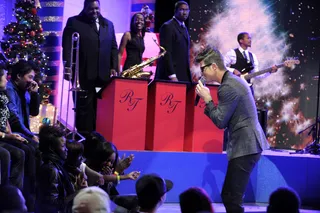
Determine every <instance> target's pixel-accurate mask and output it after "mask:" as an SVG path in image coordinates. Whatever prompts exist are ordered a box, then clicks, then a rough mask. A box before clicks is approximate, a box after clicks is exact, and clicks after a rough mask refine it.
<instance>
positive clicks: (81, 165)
mask: <svg viewBox="0 0 320 213" xmlns="http://www.w3.org/2000/svg"><path fill="white" fill-rule="evenodd" d="M86 166H87V165H86V164H85V163H83V162H82V163H81V164H80V168H79V169H80V171H81V172H82V173H83V176H84V178H85V179H88V177H87V175H86Z"/></svg>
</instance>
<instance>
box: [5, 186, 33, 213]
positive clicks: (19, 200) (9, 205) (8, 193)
mask: <svg viewBox="0 0 320 213" xmlns="http://www.w3.org/2000/svg"><path fill="white" fill-rule="evenodd" d="M4 212H6V213H24V212H27V207H26V201H25V199H24V197H23V195H22V193H21V191H20V190H19V189H18V188H17V187H14V186H11V185H4V186H0V213H4Z"/></svg>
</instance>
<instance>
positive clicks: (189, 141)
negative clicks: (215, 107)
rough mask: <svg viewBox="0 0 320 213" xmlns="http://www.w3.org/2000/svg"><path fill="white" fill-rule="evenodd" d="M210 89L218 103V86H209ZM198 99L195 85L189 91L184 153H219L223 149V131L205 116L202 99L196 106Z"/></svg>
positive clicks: (204, 105)
mask: <svg viewBox="0 0 320 213" xmlns="http://www.w3.org/2000/svg"><path fill="white" fill-rule="evenodd" d="M207 87H208V88H209V89H210V93H211V96H212V99H213V101H214V103H215V104H217V103H218V97H217V92H218V86H213V85H212V86H210V85H207ZM195 97H196V93H195V85H194V86H193V88H192V89H190V90H188V95H187V108H186V114H187V117H186V125H185V127H186V128H185V143H184V151H189V152H217V153H221V152H222V149H223V130H221V129H218V128H217V127H216V126H215V125H214V123H213V122H212V121H211V119H210V118H209V117H207V116H206V115H205V114H204V109H205V107H206V104H205V102H204V101H203V100H202V99H200V101H199V103H198V105H197V106H194V100H195Z"/></svg>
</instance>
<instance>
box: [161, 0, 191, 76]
mask: <svg viewBox="0 0 320 213" xmlns="http://www.w3.org/2000/svg"><path fill="white" fill-rule="evenodd" d="M189 11H190V10H189V5H188V3H187V2H185V1H178V2H177V3H176V4H175V9H174V17H173V18H172V19H171V20H169V21H167V22H166V23H164V24H163V25H162V26H161V28H160V45H161V46H162V47H164V48H165V49H166V50H167V53H166V54H165V55H164V57H162V58H160V59H159V61H158V65H157V70H156V76H155V78H156V79H162V80H171V81H186V82H191V73H190V67H189V49H190V36H189V33H188V29H187V28H186V26H185V23H184V22H185V21H186V19H187V18H188V16H189Z"/></svg>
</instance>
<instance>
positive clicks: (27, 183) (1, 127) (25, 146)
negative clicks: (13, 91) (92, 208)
mask: <svg viewBox="0 0 320 213" xmlns="http://www.w3.org/2000/svg"><path fill="white" fill-rule="evenodd" d="M0 77H1V83H0V111H1V113H0V132H1V139H0V140H1V142H4V143H7V144H9V145H11V146H14V147H17V148H19V149H21V150H23V152H24V156H25V159H24V161H25V165H24V172H25V173H24V184H23V190H22V191H23V194H24V196H25V198H26V201H27V206H28V210H29V211H33V208H34V200H35V191H34V188H35V178H36V161H35V153H36V151H35V150H36V146H37V143H36V142H32V141H28V140H27V139H26V138H24V137H22V136H21V135H19V134H16V133H12V132H11V127H12V126H18V127H19V126H21V125H20V122H19V119H18V118H17V117H16V116H15V114H14V113H12V112H11V111H10V109H9V108H8V103H9V98H8V96H7V93H6V86H7V72H6V71H5V70H4V69H0ZM9 123H10V124H11V125H10V124H9ZM18 129H22V128H18ZM22 171H23V170H22ZM19 172H20V171H19ZM16 174H17V173H16ZM16 186H17V187H19V188H21V185H16Z"/></svg>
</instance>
